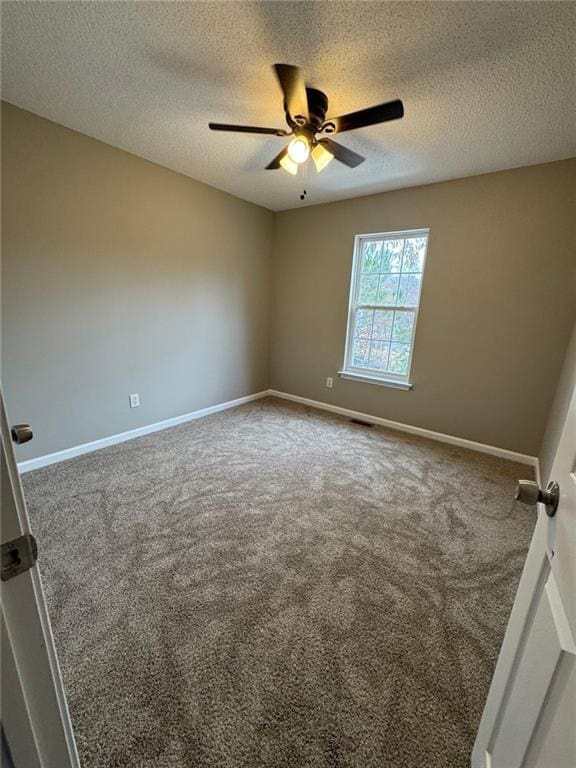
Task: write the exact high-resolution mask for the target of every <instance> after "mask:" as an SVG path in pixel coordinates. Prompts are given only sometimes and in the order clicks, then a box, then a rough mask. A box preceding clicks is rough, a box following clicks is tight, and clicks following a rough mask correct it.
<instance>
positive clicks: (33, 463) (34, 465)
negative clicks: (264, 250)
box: [18, 389, 539, 474]
mask: <svg viewBox="0 0 576 768" xmlns="http://www.w3.org/2000/svg"><path fill="white" fill-rule="evenodd" d="M267 396H272V397H279V398H282V399H284V400H292V401H293V402H295V403H301V404H302V405H308V406H310V407H311V408H318V409H320V410H322V411H331V412H332V413H338V414H340V415H341V416H348V417H349V418H352V419H361V420H362V421H369V422H370V423H372V424H380V425H381V426H383V427H388V428H390V429H396V430H398V431H399V432H408V433H410V434H412V435H420V436H421V437H427V438H428V439H430V440H438V441H439V442H441V443H449V444H450V445H457V446H460V447H461V448H469V449H470V450H472V451H479V452H480V453H489V454H490V455H491V456H499V457H500V458H502V459H509V460H510V461H517V462H518V463H520V464H528V465H529V466H531V467H534V468H535V471H536V473H537V474H538V470H539V466H538V458H537V457H536V456H528V455H526V454H524V453H516V452H515V451H509V450H507V449H506V448H498V447H496V446H494V445H485V444H484V443H476V442H474V441H473V440H466V439H465V438H463V437H454V436H453V435H445V434H442V433H441V432H433V431H432V430H430V429H423V428H422V427H413V426H411V425H410V424H402V423H401V422H399V421H391V420H390V419H383V418H381V417H380V416H372V415H371V414H369V413H362V412H360V411H352V410H350V409H349V408H341V407H340V406H339V405H331V404H329V403H323V402H321V401H319V400H310V399H309V398H307V397H300V396H299V395H290V394H288V393H287V392H278V391H277V390H275V389H267V390H263V391H262V392H256V393H254V394H253V395H247V396H246V397H239V398H237V399H236V400H229V401H228V402H227V403H218V404H217V405H211V406H209V407H208V408H202V409H200V410H199V411H192V412H191V413H185V414H183V415H182V416H175V417H174V418H172V419H165V420H164V421H157V422H155V423H154V424H148V425H146V426H144V427H138V428H137V429H131V430H129V431H128V432H121V433H119V434H117V435H110V436H109V437H103V438H101V439H100V440H93V441H92V442H90V443H83V444H82V445H75V446H73V447H72V448H66V449H65V450H63V451H56V452H55V453H48V454H46V455H45V456H38V457H37V458H35V459H28V460H27V461H20V462H18V470H19V471H20V472H30V471H31V470H33V469H40V467H46V466H48V465H49V464H56V463H58V462H59V461H66V460H67V459H73V458H74V457H76V456H81V455H82V454H84V453H91V452H92V451H97V450H99V449H100V448H106V447H107V446H109V445H117V444H118V443H123V442H125V441H126V440H133V439H134V438H136V437H142V436H143V435H149V434H150V433H152V432H159V431H160V430H162V429H168V428H169V427H176V426H178V424H185V423H186V422H187V421H194V420H195V419H201V418H202V417H203V416H209V415H210V414H211V413H217V412H218V411H225V410H227V409H228V408H235V407H236V406H238V405H243V404H244V403H249V402H251V401H252V400H259V399H260V398H262V397H267Z"/></svg>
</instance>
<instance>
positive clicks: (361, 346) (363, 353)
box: [352, 339, 370, 368]
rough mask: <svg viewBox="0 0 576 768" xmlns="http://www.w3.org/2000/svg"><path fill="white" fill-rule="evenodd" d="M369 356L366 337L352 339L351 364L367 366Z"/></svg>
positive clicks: (368, 345) (368, 344)
mask: <svg viewBox="0 0 576 768" xmlns="http://www.w3.org/2000/svg"><path fill="white" fill-rule="evenodd" d="M369 357H370V342H369V341H368V340H367V339H354V341H353V342H352V365H354V366H355V367H356V368H367V367H368V359H369Z"/></svg>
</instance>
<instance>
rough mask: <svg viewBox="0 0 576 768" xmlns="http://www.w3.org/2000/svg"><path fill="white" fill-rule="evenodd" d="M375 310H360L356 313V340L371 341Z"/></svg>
mask: <svg viewBox="0 0 576 768" xmlns="http://www.w3.org/2000/svg"><path fill="white" fill-rule="evenodd" d="M373 317H374V310H373V309H359V310H358V311H357V312H356V323H355V325H354V338H357V339H369V338H370V336H371V335H372V318H373Z"/></svg>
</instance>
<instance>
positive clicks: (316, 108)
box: [284, 88, 328, 133]
mask: <svg viewBox="0 0 576 768" xmlns="http://www.w3.org/2000/svg"><path fill="white" fill-rule="evenodd" d="M306 97H307V99H308V114H309V120H308V125H309V126H310V127H311V128H312V129H313V131H314V133H315V132H316V131H319V130H320V128H321V127H322V124H323V123H324V120H325V119H326V112H327V111H328V97H327V96H326V94H325V93H323V92H322V91H319V90H317V89H316V88H306ZM284 109H285V111H286V120H287V122H288V124H289V125H291V126H292V127H296V126H299V127H301V128H302V127H304V126H306V119H305V118H304V117H302V116H301V115H295V116H294V120H292V119H291V117H290V115H289V114H288V110H287V109H286V105H284Z"/></svg>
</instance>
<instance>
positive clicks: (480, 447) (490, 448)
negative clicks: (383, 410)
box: [268, 389, 538, 468]
mask: <svg viewBox="0 0 576 768" xmlns="http://www.w3.org/2000/svg"><path fill="white" fill-rule="evenodd" d="M268 394H269V395H271V396H273V397H280V398H282V399H284V400H293V401H294V402H295V403H302V405H309V406H310V407H311V408H319V409H321V410H323V411H331V412H332V413H339V414H340V415H341V416H348V417H350V418H352V419H361V420H362V421H369V422H370V423H371V424H380V425H381V426H383V427H389V428H390V429H397V430H398V431H399V432H409V433H410V434H411V435H420V437H427V438H428V439H429V440H438V441H439V442H441V443H449V444H450V445H457V446H459V447H460V448H469V449H470V450H471V451H479V452H480V453H489V454H490V455H491V456H499V457H500V458H501V459H509V460H510V461H517V462H518V463H520V464H529V465H530V466H531V467H535V468H538V458H537V457H536V456H528V455H527V454H525V453H516V452H515V451H509V450H507V449H506V448H498V447H496V446H495V445H485V444H484V443H476V442H474V440H466V438H464V437H455V436H453V435H444V434H443V433H442V432H433V431H432V430H430V429H423V428H422V427H413V426H411V425H410V424H402V423H401V422H399V421H390V419H382V418H381V417H380V416H372V415H370V414H369V413H361V412H360V411H352V410H350V409H349V408H341V407H340V406H339V405H330V404H329V403H323V402H320V401H319V400H310V399H309V398H307V397H300V396H299V395H289V394H288V393H287V392H278V391H277V390H275V389H269V390H268Z"/></svg>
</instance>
